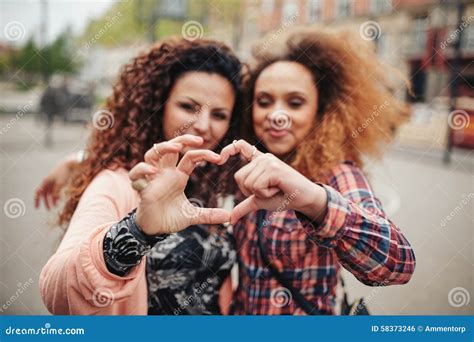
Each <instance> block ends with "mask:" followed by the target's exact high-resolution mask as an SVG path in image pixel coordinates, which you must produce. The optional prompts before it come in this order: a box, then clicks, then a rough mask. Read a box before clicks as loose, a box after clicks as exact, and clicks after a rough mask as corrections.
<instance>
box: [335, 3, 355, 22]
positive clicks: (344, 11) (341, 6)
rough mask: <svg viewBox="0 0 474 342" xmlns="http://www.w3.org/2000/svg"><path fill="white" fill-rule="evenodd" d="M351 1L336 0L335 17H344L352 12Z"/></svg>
mask: <svg viewBox="0 0 474 342" xmlns="http://www.w3.org/2000/svg"><path fill="white" fill-rule="evenodd" d="M351 5H352V4H351V1H350V0H337V6H336V11H337V12H336V17H338V18H346V17H348V16H350V15H351V14H352V12H351V9H352V7H351Z"/></svg>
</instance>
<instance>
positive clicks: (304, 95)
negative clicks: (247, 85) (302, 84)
mask: <svg viewBox="0 0 474 342" xmlns="http://www.w3.org/2000/svg"><path fill="white" fill-rule="evenodd" d="M261 94H263V95H269V96H271V94H270V93H268V92H266V91H263V90H261V91H259V92H258V93H257V95H261ZM284 95H285V96H291V95H299V96H303V97H307V96H308V95H307V94H306V93H304V92H302V91H297V90H295V91H290V92H289V93H285V94H284Z"/></svg>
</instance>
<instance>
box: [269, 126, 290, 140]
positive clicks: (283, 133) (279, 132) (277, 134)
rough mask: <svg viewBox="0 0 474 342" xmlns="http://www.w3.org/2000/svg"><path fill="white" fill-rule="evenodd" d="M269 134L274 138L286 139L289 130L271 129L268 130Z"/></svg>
mask: <svg viewBox="0 0 474 342" xmlns="http://www.w3.org/2000/svg"><path fill="white" fill-rule="evenodd" d="M266 131H267V133H268V134H269V135H270V136H271V137H272V138H277V139H279V138H283V137H285V136H286V135H287V134H288V130H287V129H274V128H270V129H267V130H266Z"/></svg>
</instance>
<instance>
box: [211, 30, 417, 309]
mask: <svg viewBox="0 0 474 342" xmlns="http://www.w3.org/2000/svg"><path fill="white" fill-rule="evenodd" d="M355 42H356V40H355V39H352V38H350V36H345V34H342V33H341V34H336V33H331V32H328V31H324V30H310V31H302V32H296V33H293V34H292V35H290V36H289V37H288V38H287V39H286V40H285V46H284V47H283V48H282V49H280V50H279V51H277V52H276V53H274V54H262V53H260V54H256V55H255V57H256V65H255V67H254V68H253V70H252V72H251V75H250V78H249V79H248V81H247V92H248V98H249V103H250V104H251V105H252V111H251V113H250V114H249V116H248V118H249V120H248V122H249V123H251V124H250V127H249V129H250V130H251V131H252V133H253V136H254V137H255V141H254V143H255V144H256V145H255V146H252V145H250V144H249V143H248V142H246V141H244V140H240V141H238V142H234V143H233V144H230V145H229V146H227V147H225V148H224V149H223V150H222V152H221V158H222V159H221V161H220V163H221V164H224V163H225V161H226V160H227V158H228V157H229V156H231V155H235V154H243V156H244V157H245V158H244V159H247V160H248V164H247V165H245V166H244V167H242V168H241V169H240V170H239V171H237V172H236V174H235V180H236V181H237V184H238V186H239V188H240V190H241V191H242V193H243V195H244V196H246V197H247V198H246V199H245V200H243V201H242V202H241V203H239V204H238V205H237V206H236V207H235V208H234V210H233V212H232V215H231V223H233V224H234V236H235V240H236V247H237V250H238V251H239V287H238V289H237V291H236V293H235V296H234V310H235V313H236V314H248V313H252V314H334V308H335V298H336V285H337V283H338V274H339V272H340V265H342V266H343V267H344V268H345V269H347V270H348V271H350V272H351V273H352V274H353V275H354V276H355V277H356V278H357V279H359V280H360V281H361V282H363V283H364V284H366V285H369V286H382V285H383V286H386V285H391V284H403V283H406V282H408V280H409V279H410V278H411V275H412V274H413V272H414V268H415V255H414V252H413V250H412V248H411V247H410V245H409V243H408V241H407V240H406V238H405V237H404V235H403V234H402V233H401V231H400V229H399V228H398V227H397V226H396V225H395V224H394V223H393V222H391V221H390V219H389V218H388V217H387V215H386V214H385V212H384V210H383V209H382V206H381V203H380V201H379V200H378V199H377V198H376V197H375V195H374V193H373V191H372V189H371V187H370V185H369V183H368V181H367V179H366V177H365V175H364V172H363V171H362V168H363V167H364V160H363V157H364V156H368V155H373V154H377V152H378V151H379V149H380V148H382V147H383V143H384V142H387V141H388V140H390V138H391V137H392V136H393V133H394V130H395V129H396V128H397V127H398V125H399V124H400V123H401V122H403V121H404V119H405V118H407V116H408V109H407V107H406V106H405V105H404V104H403V103H402V102H400V101H398V100H397V99H396V98H395V97H394V96H393V94H392V92H393V85H392V81H393V80H390V79H389V78H388V73H389V72H392V70H391V69H390V68H387V67H385V66H383V65H382V64H381V63H380V61H379V60H378V58H377V56H376V55H375V53H374V52H373V51H370V50H367V49H357V48H356V47H355ZM263 50H264V49H258V46H257V47H256V49H255V51H257V52H261V51H263ZM395 72H396V71H394V72H392V73H391V74H392V75H396V74H395Z"/></svg>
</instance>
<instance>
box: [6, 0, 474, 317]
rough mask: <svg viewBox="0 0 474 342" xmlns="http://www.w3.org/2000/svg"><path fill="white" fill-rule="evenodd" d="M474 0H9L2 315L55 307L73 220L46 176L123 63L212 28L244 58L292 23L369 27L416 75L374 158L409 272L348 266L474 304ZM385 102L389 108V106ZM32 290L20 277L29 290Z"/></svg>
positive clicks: (453, 308) (385, 305)
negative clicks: (49, 198) (48, 266)
mask: <svg viewBox="0 0 474 342" xmlns="http://www.w3.org/2000/svg"><path fill="white" fill-rule="evenodd" d="M473 24H474V2H473V1H455V0H452V1H440V0H436V1H431V0H307V1H305V0H242V1H236V0H229V1H224V0H222V1H220V0H208V1H204V0H197V1H191V0H155V1H151V0H128V1H112V0H103V1H80V0H72V1H59V0H58V1H53V0H49V1H46V0H43V1H40V0H29V1H27V0H17V1H13V0H0V172H1V183H0V205H1V209H2V212H1V213H0V315H1V314H48V312H47V310H46V309H45V307H44V306H43V304H42V302H41V299H40V296H39V290H38V277H39V273H40V271H41V268H42V267H43V266H44V264H45V263H46V261H47V260H48V258H49V256H50V255H51V254H52V253H53V252H54V249H55V247H56V246H57V244H58V242H59V239H60V236H61V230H60V229H59V228H57V227H55V226H54V214H51V213H49V212H47V211H46V210H45V209H44V208H41V209H39V210H36V209H35V208H34V202H33V195H34V189H35V188H36V187H37V186H38V185H39V183H40V182H41V180H42V179H43V177H44V176H45V175H46V174H47V173H48V171H49V170H50V169H51V168H52V167H53V166H54V165H55V164H57V162H58V161H59V160H61V159H62V158H64V157H65V156H67V155H69V154H70V153H72V152H76V151H78V150H79V149H81V148H82V147H83V146H84V144H85V140H86V139H87V124H88V123H90V122H91V119H92V116H93V114H94V113H95V112H96V111H97V110H99V109H100V107H101V104H103V102H104V100H105V99H106V97H107V96H108V95H109V94H110V93H111V85H112V84H113V81H114V79H115V78H116V77H117V75H118V72H119V70H120V67H121V66H122V65H123V64H124V63H126V62H127V61H128V60H129V59H130V58H131V57H133V56H134V55H136V54H137V53H138V52H139V51H141V50H143V49H144V48H145V47H146V46H148V45H149V44H150V43H152V42H155V41H157V40H159V39H160V38H163V37H167V36H170V35H177V36H184V37H185V38H187V39H195V38H198V37H204V38H214V39H219V40H222V41H225V42H226V43H228V44H229V45H231V46H232V47H233V48H234V49H235V51H237V52H238V55H239V56H240V57H241V58H242V60H244V61H248V60H250V58H251V54H250V51H251V46H252V44H253V43H254V42H255V41H257V40H261V39H266V41H267V42H268V46H269V48H271V46H272V43H273V42H274V41H276V40H277V39H278V37H279V36H280V35H282V34H284V33H285V32H286V31H288V30H290V29H291V28H293V27H297V26H301V25H305V26H312V25H314V26H327V27H331V28H335V29H336V28H346V29H349V30H353V31H355V32H358V33H359V34H360V36H361V38H362V39H364V40H367V41H370V42H371V43H373V44H375V46H376V48H377V52H378V54H379V55H380V57H381V58H382V59H383V60H384V61H385V62H387V63H389V64H391V65H394V66H396V67H397V68H399V69H400V71H401V72H402V73H404V75H406V77H407V78H409V79H410V80H411V82H412V83H413V91H414V96H409V95H408V94H406V92H405V91H404V90H403V91H398V92H397V96H400V98H403V99H405V100H406V101H408V102H409V103H410V106H411V109H412V119H411V121H410V122H408V123H407V124H405V125H404V126H403V127H402V128H401V130H400V131H399V132H398V135H397V138H396V140H395V141H394V143H393V144H392V145H391V146H389V147H388V148H387V151H386V153H385V155H384V157H383V159H381V160H370V161H368V163H367V167H366V170H367V171H368V174H369V177H370V179H371V181H372V184H373V187H374V189H375V193H376V194H377V195H378V197H379V198H380V199H381V201H382V203H383V205H384V208H385V209H386V211H387V213H388V215H389V217H390V218H391V219H392V220H393V221H394V222H395V223H397V225H399V226H400V227H401V229H402V230H403V232H404V233H405V234H406V235H407V237H408V239H409V241H410V242H411V243H412V245H413V247H414V250H415V254H416V257H417V268H416V271H415V275H414V277H413V279H412V281H411V282H410V283H409V284H407V285H404V286H393V287H386V288H371V287H367V286H364V285H363V284H360V283H358V282H357V280H355V278H354V277H353V276H352V275H350V274H348V273H346V274H345V279H346V282H347V283H348V290H349V294H350V296H351V299H354V298H355V297H357V296H365V298H366V302H367V303H368V306H369V309H370V310H371V312H372V313H374V314H382V315H384V314H387V315H397V314H401V315H413V314H427V315H430V314H433V315H439V314H445V315H453V314H454V315H456V314H464V315H466V314H472V312H474V303H473V302H474V299H473V298H471V297H472V296H473V295H474V274H473V273H474V249H473V231H474V89H473V84H474V63H473V62H474V25H473ZM377 115H378V114H377ZM20 290H21V291H20Z"/></svg>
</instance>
